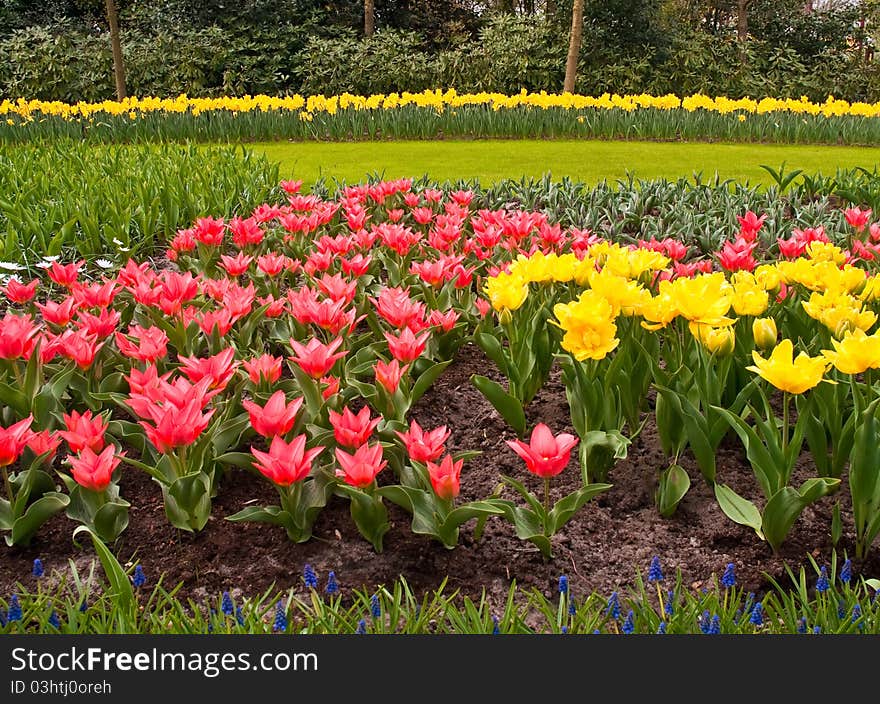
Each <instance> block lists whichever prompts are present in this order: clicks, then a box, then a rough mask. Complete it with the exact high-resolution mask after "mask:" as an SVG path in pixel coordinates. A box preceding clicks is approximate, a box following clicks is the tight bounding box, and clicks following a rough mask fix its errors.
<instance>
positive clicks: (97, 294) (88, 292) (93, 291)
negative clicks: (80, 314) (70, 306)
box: [71, 279, 119, 308]
mask: <svg viewBox="0 0 880 704" xmlns="http://www.w3.org/2000/svg"><path fill="white" fill-rule="evenodd" d="M71 292H72V293H73V298H74V299H75V300H76V302H77V303H79V304H80V306H82V307H83V308H106V307H107V306H109V305H110V304H111V303H113V299H114V298H115V297H116V294H117V293H118V292H119V289H118V287H117V284H116V281H115V280H109V281H108V280H107V279H104V281H103V282H101V283H94V284H89V285H86V284H80V283H74V284H72V285H71Z"/></svg>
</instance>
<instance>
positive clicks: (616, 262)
mask: <svg viewBox="0 0 880 704" xmlns="http://www.w3.org/2000/svg"><path fill="white" fill-rule="evenodd" d="M843 260H844V254H843V251H842V250H841V249H840V248H839V247H836V246H835V245H832V244H828V243H822V242H815V243H813V244H811V245H810V246H809V247H808V248H807V251H806V252H805V256H804V257H801V258H798V259H796V260H794V261H780V262H777V263H774V264H762V265H760V266H758V267H757V268H756V269H755V270H754V271H753V272H748V271H737V272H735V273H733V274H732V275H730V276H729V277H728V276H727V275H726V274H725V273H724V272H714V273H697V274H696V275H694V276H693V277H679V278H671V277H662V278H660V280H659V284H658V285H657V286H656V288H655V290H656V293H652V292H651V290H650V289H649V288H648V286H649V285H650V284H651V283H652V281H653V280H654V277H656V276H658V275H660V274H662V273H663V272H664V271H665V270H666V268H667V266H668V265H669V259H668V258H667V257H665V256H663V255H662V254H659V253H657V252H654V251H651V250H646V249H629V248H627V247H622V246H619V245H614V244H609V243H607V242H601V243H599V244H595V245H592V246H591V247H590V248H589V249H588V250H587V252H586V254H585V256H584V257H583V258H582V259H579V258H578V257H577V256H576V255H574V254H562V255H557V254H552V253H551V254H547V255H545V254H543V253H541V252H537V253H535V254H533V255H532V256H530V257H526V256H524V255H520V256H519V257H518V258H517V259H516V260H514V261H513V262H512V263H511V264H510V265H509V267H508V268H507V270H506V271H502V272H499V273H498V274H497V275H495V276H493V277H490V278H489V279H488V280H487V282H486V287H485V290H486V294H487V296H488V297H489V301H490V302H491V304H492V306H493V308H494V309H495V310H496V311H499V312H501V313H504V311H515V310H517V309H518V308H520V307H521V306H522V305H523V304H524V303H525V301H526V300H527V298H528V296H529V295H530V285H531V284H546V283H557V284H569V283H574V284H576V285H577V286H579V287H585V288H586V290H585V291H583V293H581V294H580V295H579V296H578V298H577V299H576V300H574V301H571V302H569V303H557V304H556V305H555V306H554V308H553V314H554V315H555V317H556V320H554V321H551V322H553V323H554V324H556V325H558V326H559V327H560V328H561V329H562V330H563V331H564V336H563V339H562V343H561V344H562V347H563V349H565V350H566V351H568V352H569V353H571V354H572V356H574V357H575V359H577V360H579V361H584V360H587V359H595V360H598V359H602V358H604V357H605V356H606V355H607V354H608V353H609V352H611V351H612V350H613V349H614V348H615V347H616V346H617V345H618V344H619V342H620V341H619V340H618V339H617V337H616V334H617V327H616V320H617V317H618V316H619V315H623V316H639V317H641V318H642V320H641V326H642V327H644V328H646V329H647V330H652V331H656V330H660V329H662V328H665V327H666V326H667V325H669V324H670V323H671V322H672V321H674V320H675V319H676V318H682V319H684V320H686V321H687V323H688V328H689V330H690V332H691V334H692V335H693V336H694V338H695V339H697V340H698V341H699V342H700V343H701V344H702V345H703V346H704V347H705V348H706V349H707V350H708V351H709V352H710V353H712V354H719V355H726V354H730V353H732V352H733V349H734V345H735V340H736V337H735V333H734V329H733V326H734V324H735V323H736V321H737V318H735V317H731V316H732V315H735V316H741V317H742V316H748V317H751V318H753V321H752V333H753V339H754V341H755V344H756V345H757V347H759V348H760V349H762V350H770V349H773V352H772V354H771V356H770V358H769V359H765V358H764V357H762V356H761V355H760V354H759V353H758V352H757V351H755V352H753V359H754V362H755V366H754V367H750V369H752V370H753V371H755V372H756V373H758V374H759V375H761V376H762V377H764V378H765V379H767V380H768V381H770V382H771V383H772V384H773V385H775V386H776V387H777V388H780V389H782V390H784V391H788V392H790V393H803V391H805V390H807V389H809V388H812V387H813V386H815V385H816V384H818V383H819V381H820V380H821V379H822V377H823V375H824V373H825V371H826V370H827V369H828V367H829V366H831V365H833V366H834V367H836V368H837V369H838V370H839V371H841V372H843V373H845V374H858V373H862V372H864V371H865V370H866V369H876V368H880V334H878V333H874V334H869V331H870V329H871V328H872V327H874V325H875V324H876V323H877V319H878V316H877V313H876V312H875V311H873V310H871V309H870V308H868V307H866V306H868V305H869V304H870V303H872V302H875V301H876V300H877V299H878V298H880V274H876V275H873V276H871V275H868V273H867V272H866V271H865V270H864V269H860V268H858V267H855V266H851V265H849V264H844V265H842V266H841V262H843ZM788 287H802V288H803V289H804V291H803V295H804V296H805V300H802V301H800V306H799V307H800V308H801V309H802V310H803V311H804V312H805V313H806V315H807V316H809V318H812V319H813V320H815V321H817V322H819V323H821V324H822V325H823V326H824V327H825V328H827V330H828V331H829V332H830V334H831V336H832V337H831V342H832V346H833V348H834V349H832V350H822V351H821V354H820V355H819V356H817V357H809V356H808V355H807V354H806V353H804V352H801V353H800V354H799V355H798V356H797V357H796V358H795V357H794V356H793V346H792V343H791V341H790V340H783V341H781V342H780V343H779V344H778V345H777V344H776V342H777V327H776V322H775V320H774V319H773V318H772V317H764V318H762V317H760V316H763V315H765V314H766V312H767V310H768V308H769V307H770V305H771V297H772V299H773V300H776V298H777V296H785V295H786V293H787V289H788Z"/></svg>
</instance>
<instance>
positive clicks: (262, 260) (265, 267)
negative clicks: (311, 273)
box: [257, 252, 290, 276]
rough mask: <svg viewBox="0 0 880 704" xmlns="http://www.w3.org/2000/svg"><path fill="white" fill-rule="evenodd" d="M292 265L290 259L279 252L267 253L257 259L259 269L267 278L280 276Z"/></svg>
mask: <svg viewBox="0 0 880 704" xmlns="http://www.w3.org/2000/svg"><path fill="white" fill-rule="evenodd" d="M289 264H290V258H289V257H288V256H287V255H285V254H279V253H278V252H267V253H266V254H264V255H262V256H261V257H258V258H257V268H258V269H259V270H260V271H262V272H263V273H264V274H265V275H266V276H278V274H280V273H281V272H282V271H284V270H285V269H286V268H287V267H288V265H289Z"/></svg>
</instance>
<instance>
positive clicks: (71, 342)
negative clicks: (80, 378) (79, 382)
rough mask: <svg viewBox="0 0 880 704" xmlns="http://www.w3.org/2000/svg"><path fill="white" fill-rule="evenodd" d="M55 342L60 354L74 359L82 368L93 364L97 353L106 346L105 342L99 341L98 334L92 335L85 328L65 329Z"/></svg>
mask: <svg viewBox="0 0 880 704" xmlns="http://www.w3.org/2000/svg"><path fill="white" fill-rule="evenodd" d="M55 344H57V349H58V352H59V354H61V355H62V356H63V357H67V358H68V359H72V360H73V361H74V362H76V366H78V367H79V368H80V369H88V368H89V367H90V366H92V362H94V361H95V355H96V354H98V350H100V349H101V348H102V347H103V346H104V342H98V336H97V335H90V334H88V333H87V332H86V331H84V330H77V331H76V332H74V331H73V330H65V331H64V332H63V333H62V334H61V335H59V336H58V337H57V338H56V340H55Z"/></svg>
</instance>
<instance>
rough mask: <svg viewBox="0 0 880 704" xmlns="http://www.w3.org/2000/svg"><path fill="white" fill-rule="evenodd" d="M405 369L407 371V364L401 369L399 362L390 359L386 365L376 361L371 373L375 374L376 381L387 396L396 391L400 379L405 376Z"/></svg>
mask: <svg viewBox="0 0 880 704" xmlns="http://www.w3.org/2000/svg"><path fill="white" fill-rule="evenodd" d="M407 369H409V365H408V364H404V365H403V366H402V367H401V366H400V362H398V361H397V360H396V359H392V360H391V361H390V362H387V363H386V362H383V361H382V360H381V359H379V360H376V364H375V365H374V366H373V371H374V372H375V373H376V381H377V382H379V383H380V384H382V386H384V387H385V389H386V390H387V391H388V393H389V394H393V393H394V392H395V391H397V387H398V386H399V385H400V379H401V378H402V377H403V375H404V374H406V370H407Z"/></svg>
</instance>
